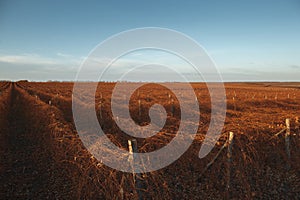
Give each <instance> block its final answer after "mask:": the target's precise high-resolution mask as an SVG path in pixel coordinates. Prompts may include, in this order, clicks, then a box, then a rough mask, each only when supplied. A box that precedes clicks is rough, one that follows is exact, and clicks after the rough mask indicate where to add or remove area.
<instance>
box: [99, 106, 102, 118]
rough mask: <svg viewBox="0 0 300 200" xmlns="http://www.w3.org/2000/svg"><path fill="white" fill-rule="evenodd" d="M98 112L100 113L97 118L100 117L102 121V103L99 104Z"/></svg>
mask: <svg viewBox="0 0 300 200" xmlns="http://www.w3.org/2000/svg"><path fill="white" fill-rule="evenodd" d="M99 110H100V111H99V112H100V114H99V116H100V119H102V103H101V102H100V105H99Z"/></svg>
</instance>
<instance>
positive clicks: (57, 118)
mask: <svg viewBox="0 0 300 200" xmlns="http://www.w3.org/2000/svg"><path fill="white" fill-rule="evenodd" d="M87 84H88V83H87ZM122 84H125V85H126V84H134V83H122ZM173 84H174V87H175V88H177V89H178V90H181V83H173ZM73 85H74V84H73V83H60V82H47V83H33V82H26V81H21V82H17V83H9V82H0V113H1V115H0V128H1V129H0V154H1V157H0V199H46V198H47V199H138V198H139V197H140V199H224V198H225V199H300V170H299V169H300V129H299V117H300V84H299V83H226V84H225V88H226V95H227V97H226V98H227V112H226V121H225V126H224V128H223V131H222V135H221V137H220V139H219V140H218V142H217V145H216V146H215V147H214V149H213V150H212V152H210V153H209V154H208V156H206V157H205V158H203V159H199V157H198V153H199V150H200V147H201V144H202V142H203V140H204V138H205V135H206V132H207V129H208V126H209V123H210V121H211V119H210V117H211V114H210V112H211V106H210V103H211V102H210V97H209V93H208V89H207V87H206V85H205V84H203V83H192V87H193V88H194V91H195V94H196V95H197V100H198V101H199V108H200V122H199V128H198V131H197V135H196V138H195V140H194V142H193V144H192V145H191V146H190V148H189V149H188V150H187V151H186V152H185V154H184V155H182V156H181V157H180V158H179V159H178V160H177V161H175V162H174V163H172V164H171V165H169V166H167V167H166V168H163V169H161V170H158V171H154V172H149V173H145V174H142V175H141V177H142V180H141V181H140V182H141V183H142V186H141V188H140V189H136V184H135V178H134V175H133V174H132V173H125V172H120V171H117V170H114V169H111V168H109V167H107V166H105V165H104V164H103V163H102V162H101V161H100V160H97V159H95V158H94V157H93V156H92V155H91V154H90V153H89V152H88V151H87V150H86V149H85V147H84V146H83V144H82V142H81V140H80V138H79V136H78V134H77V132H76V128H75V124H74V122H73V114H72V90H73ZM114 85H115V83H100V84H99V87H98V90H97V92H96V98H95V105H96V106H95V109H96V112H97V117H98V120H99V123H100V125H101V127H102V129H103V130H104V132H105V134H106V135H107V136H108V137H109V138H110V139H111V141H112V142H114V144H116V145H117V146H118V147H120V148H122V149H128V140H129V139H131V138H132V137H130V136H128V135H126V134H124V132H123V131H122V130H121V129H120V128H119V127H118V126H117V125H116V123H115V121H114V120H115V117H114V116H113V115H112V112H111V95H112V90H113V88H114ZM181 93H182V95H183V96H184V93H185V91H181ZM80 98H81V99H82V100H83V99H84V98H91V97H90V96H87V95H85V93H84V91H83V93H82V96H81V97H80ZM124 98H129V97H126V96H124ZM154 103H158V104H161V105H163V106H164V107H165V109H166V111H167V120H166V123H165V125H164V127H163V129H162V130H161V131H160V132H159V133H157V134H156V135H155V136H153V137H150V138H146V139H141V138H138V139H137V144H138V151H139V152H150V151H153V150H155V149H159V148H161V147H163V146H165V145H167V144H168V143H169V142H170V141H171V140H172V138H174V136H175V134H176V132H177V130H178V128H179V125H180V114H181V112H182V111H181V109H180V105H179V104H178V101H177V99H176V97H175V96H174V94H173V93H172V91H169V90H168V89H166V88H165V87H162V86H160V85H159V84H154V83H149V84H145V85H144V86H142V87H141V88H139V90H138V91H136V92H135V93H134V94H133V96H131V97H130V115H131V117H132V119H133V120H134V121H135V122H136V124H139V125H147V124H149V123H150V118H149V115H148V111H149V108H150V107H151V106H152V105H154ZM89 106H91V105H85V104H84V103H83V104H82V108H83V109H84V108H85V107H89ZM92 106H93V105H92ZM190 112H193V111H192V110H191V111H190ZM119 117H120V118H122V116H119ZM286 119H289V120H290V128H288V127H286ZM286 129H288V130H290V135H289V134H287V131H286ZM282 130H284V131H282ZM229 132H233V133H234V140H233V143H232V158H231V160H228V154H229V151H227V146H224V144H226V142H227V139H228V134H229ZM279 132H280V133H279ZM277 133H279V134H277ZM224 147H226V148H224ZM217 155H218V156H217ZM216 156H217V157H216ZM214 158H215V159H214ZM211 161H213V162H211ZM139 195H140V196H139Z"/></svg>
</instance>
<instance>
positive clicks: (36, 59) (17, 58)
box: [0, 54, 57, 65]
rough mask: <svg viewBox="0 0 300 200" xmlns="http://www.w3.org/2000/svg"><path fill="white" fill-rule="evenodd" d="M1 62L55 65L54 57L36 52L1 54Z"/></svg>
mask: <svg viewBox="0 0 300 200" xmlns="http://www.w3.org/2000/svg"><path fill="white" fill-rule="evenodd" d="M0 62H4V63H12V64H33V65H55V64H57V62H56V61H55V60H54V59H51V58H46V57H41V56H39V55H36V54H22V55H0Z"/></svg>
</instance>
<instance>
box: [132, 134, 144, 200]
mask: <svg viewBox="0 0 300 200" xmlns="http://www.w3.org/2000/svg"><path fill="white" fill-rule="evenodd" d="M128 149H129V153H130V154H131V155H132V157H131V159H130V160H131V166H132V169H133V172H132V175H133V180H134V185H135V190H136V193H137V195H138V200H143V199H144V195H143V192H142V189H143V182H144V180H143V175H142V174H141V173H134V167H136V166H135V163H134V162H135V158H134V154H133V153H138V148H137V141H136V139H131V140H128Z"/></svg>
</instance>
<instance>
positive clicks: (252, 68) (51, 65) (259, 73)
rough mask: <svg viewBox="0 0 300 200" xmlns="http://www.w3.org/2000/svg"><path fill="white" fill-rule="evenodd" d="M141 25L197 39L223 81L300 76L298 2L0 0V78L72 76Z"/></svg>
mask: <svg viewBox="0 0 300 200" xmlns="http://www.w3.org/2000/svg"><path fill="white" fill-rule="evenodd" d="M140 27H163V28H169V29H174V30H176V31H179V32H182V33H184V34H186V35H188V36H190V37H192V38H194V39H195V40H196V41H197V42H198V43H199V44H201V45H202V46H203V47H204V48H205V49H206V50H207V52H208V54H209V55H210V56H211V57H212V58H213V60H214V61H215V63H216V64H217V66H218V68H219V70H220V72H221V74H222V76H223V78H224V80H226V81H239V80H244V81H245V80H266V81H298V80H299V78H298V77H299V75H300V56H299V55H300V1H299V0H298V1H296V0H248V1H246V0H245V1H238V0H236V1H232V0H228V1H221V0H219V1H215V0H212V1H169V0H166V1H141V0H139V1H86V2H83V1H64V2H62V1H56V0H54V1H43V0H36V1H34V0H28V1H25V0H24V1H23V0H20V1H9V0H0V79H5V80H19V79H29V80H43V81H44V80H74V79H75V76H76V73H77V70H78V68H79V66H80V63H81V62H82V61H83V59H84V58H86V57H87V56H88V54H89V53H90V51H91V50H92V49H93V48H94V47H95V46H96V45H97V44H99V43H100V42H102V41H103V40H105V39H106V38H108V37H110V36H111V35H114V34H117V33H119V32H121V31H125V30H128V29H133V28H140ZM151 56H155V54H148V53H147V52H144V57H145V59H146V58H147V59H149V57H150V58H151ZM160 57H162V56H160ZM128 59H129V58H128ZM128 59H127V60H128ZM130 59H132V57H130ZM162 59H164V58H162ZM166 59H169V58H167V56H166ZM175 60H176V59H175ZM133 62H134V60H133ZM174 62H175V61H174ZM174 62H173V63H174ZM179 63H180V62H179ZM182 71H183V72H184V71H185V68H184V67H182Z"/></svg>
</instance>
